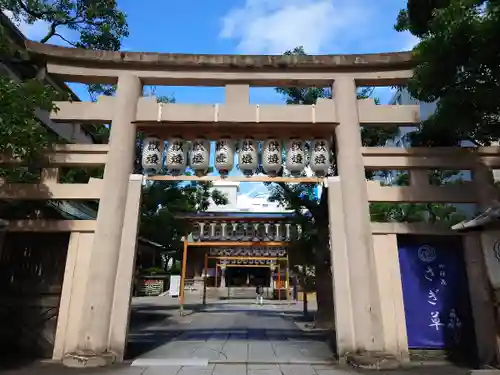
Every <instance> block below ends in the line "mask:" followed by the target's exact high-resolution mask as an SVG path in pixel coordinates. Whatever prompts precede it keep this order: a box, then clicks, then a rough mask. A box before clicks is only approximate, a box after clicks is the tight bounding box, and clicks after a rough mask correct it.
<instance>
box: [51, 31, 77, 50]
mask: <svg viewBox="0 0 500 375" xmlns="http://www.w3.org/2000/svg"><path fill="white" fill-rule="evenodd" d="M54 36H58V37H59V38H61V39H62V40H64V41H65V42H66V43H68V44H69V45H72V46H73V47H76V43H73V42H70V41H69V40H68V39H66V38H65V37H63V36H62V35H61V34H58V33H55V34H54Z"/></svg>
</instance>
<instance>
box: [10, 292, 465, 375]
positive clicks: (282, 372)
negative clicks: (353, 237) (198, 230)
mask: <svg viewBox="0 0 500 375" xmlns="http://www.w3.org/2000/svg"><path fill="white" fill-rule="evenodd" d="M187 302H188V304H187V305H186V314H185V316H183V317H181V316H180V315H179V310H178V306H177V301H176V300H173V299H171V298H170V297H153V298H151V297H147V298H137V299H134V301H133V309H132V316H131V327H130V333H129V346H128V350H127V352H128V355H129V358H128V362H127V363H126V364H121V365H116V366H111V367H108V368H99V369H68V368H65V367H62V366H60V365H55V364H50V363H49V364H37V365H32V366H23V367H19V368H17V369H15V368H13V369H11V370H7V371H2V370H1V369H0V373H1V374H6V375H80V374H88V375H188V374H190V375H209V374H210V375H287V374H297V375H334V374H335V375H347V374H357V373H362V372H363V371H361V370H356V369H352V368H342V367H340V366H338V365H336V364H335V361H334V355H333V352H332V350H331V348H330V346H329V343H328V339H327V336H326V332H324V331H320V330H312V329H307V326H306V324H305V323H304V322H302V321H301V320H302V319H301V317H302V311H301V309H302V306H301V304H300V303H299V304H288V303H287V302H281V303H280V302H276V303H274V302H273V303H271V302H267V303H266V304H265V305H264V306H257V305H255V303H254V301H251V300H246V301H245V300H241V301H209V303H208V304H207V306H205V307H203V306H201V305H200V304H199V299H198V298H197V299H193V300H192V301H190V300H189V298H188V300H187ZM314 307H315V306H314V305H311V306H310V308H311V310H313V309H314ZM365 372H366V371H365ZM390 373H391V374H394V375H396V374H397V375H399V374H408V375H410V374H415V375H424V374H425V375H429V374H436V375H438V374H439V375H465V374H467V373H468V370H467V369H462V368H457V367H452V366H438V367H429V366H420V367H413V368H409V369H404V370H401V371H391V372H390ZM378 374H384V372H383V371H381V372H378Z"/></svg>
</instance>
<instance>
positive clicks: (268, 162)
mask: <svg viewBox="0 0 500 375" xmlns="http://www.w3.org/2000/svg"><path fill="white" fill-rule="evenodd" d="M282 162H283V156H282V154H281V140H279V139H276V138H269V139H267V140H266V141H264V145H263V147H262V168H263V169H264V172H266V174H268V175H269V176H276V175H277V174H278V172H279V171H280V170H281V167H282Z"/></svg>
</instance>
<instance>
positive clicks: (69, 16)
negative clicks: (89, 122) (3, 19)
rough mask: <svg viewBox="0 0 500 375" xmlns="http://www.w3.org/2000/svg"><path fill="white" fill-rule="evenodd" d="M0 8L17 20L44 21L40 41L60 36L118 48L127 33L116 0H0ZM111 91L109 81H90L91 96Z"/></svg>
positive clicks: (68, 40) (81, 45)
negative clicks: (44, 25)
mask: <svg viewBox="0 0 500 375" xmlns="http://www.w3.org/2000/svg"><path fill="white" fill-rule="evenodd" d="M0 10H2V11H9V12H11V14H12V16H13V18H14V19H15V20H16V21H20V22H26V23H28V24H33V23H35V22H37V21H44V22H46V23H47V24H48V27H47V34H45V35H44V36H43V37H42V38H41V39H40V40H39V42H40V43H47V42H49V41H53V40H54V39H55V38H59V39H61V40H63V41H64V42H66V43H67V44H69V45H71V46H73V47H78V48H85V49H97V50H104V51H118V50H120V47H121V42H122V40H123V39H124V38H126V37H128V35H129V32H128V25H127V20H126V16H125V13H123V12H122V11H121V10H119V9H118V4H117V2H116V0H90V1H87V0H55V1H52V0H0ZM64 30H69V31H70V33H64ZM66 34H71V35H75V37H70V36H68V35H66ZM112 92H114V88H113V86H112V85H100V84H93V85H89V93H90V94H91V96H94V97H96V96H97V95H99V94H104V95H110V94H111V93H112Z"/></svg>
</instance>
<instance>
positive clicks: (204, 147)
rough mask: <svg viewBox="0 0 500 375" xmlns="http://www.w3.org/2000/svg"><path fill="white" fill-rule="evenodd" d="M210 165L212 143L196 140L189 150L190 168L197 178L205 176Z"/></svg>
mask: <svg viewBox="0 0 500 375" xmlns="http://www.w3.org/2000/svg"><path fill="white" fill-rule="evenodd" d="M209 163H210V142H209V141H208V140H206V139H205V138H202V137H200V138H196V139H194V140H193V143H192V144H191V149H190V150H189V166H190V167H191V169H193V171H194V173H195V174H196V175H197V176H204V175H205V174H206V173H207V171H208V167H209Z"/></svg>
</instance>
